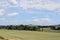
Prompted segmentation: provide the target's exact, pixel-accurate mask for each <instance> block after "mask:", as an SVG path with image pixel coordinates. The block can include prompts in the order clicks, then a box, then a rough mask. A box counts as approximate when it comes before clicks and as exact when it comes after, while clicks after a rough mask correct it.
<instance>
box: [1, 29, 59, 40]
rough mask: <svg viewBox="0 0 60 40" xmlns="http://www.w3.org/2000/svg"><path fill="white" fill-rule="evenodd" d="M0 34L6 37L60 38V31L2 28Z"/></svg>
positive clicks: (50, 39) (39, 39)
mask: <svg viewBox="0 0 60 40" xmlns="http://www.w3.org/2000/svg"><path fill="white" fill-rule="evenodd" d="M0 36H1V37H4V38H5V39H9V38H12V37H18V38H22V40H60V33H54V32H39V31H24V30H4V29H1V30H0Z"/></svg>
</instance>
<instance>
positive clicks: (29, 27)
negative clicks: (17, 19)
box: [0, 25, 60, 31]
mask: <svg viewBox="0 0 60 40" xmlns="http://www.w3.org/2000/svg"><path fill="white" fill-rule="evenodd" d="M40 28H42V30H40ZM43 28H50V29H51V30H60V25H53V26H51V25H50V26H40V25H7V26H0V29H8V30H30V31H43Z"/></svg>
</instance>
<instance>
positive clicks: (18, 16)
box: [0, 0, 60, 25]
mask: <svg viewBox="0 0 60 40" xmlns="http://www.w3.org/2000/svg"><path fill="white" fill-rule="evenodd" d="M19 24H33V25H57V24H60V0H0V25H19Z"/></svg>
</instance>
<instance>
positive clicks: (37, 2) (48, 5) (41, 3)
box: [20, 0, 60, 10]
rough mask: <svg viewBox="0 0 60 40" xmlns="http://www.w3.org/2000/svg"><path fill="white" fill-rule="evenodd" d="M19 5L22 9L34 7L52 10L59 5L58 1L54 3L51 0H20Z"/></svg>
mask: <svg viewBox="0 0 60 40" xmlns="http://www.w3.org/2000/svg"><path fill="white" fill-rule="evenodd" d="M20 7H22V8H23V9H28V8H35V9H48V10H54V9H56V8H59V7H60V3H56V2H53V1H51V0H21V1H20Z"/></svg>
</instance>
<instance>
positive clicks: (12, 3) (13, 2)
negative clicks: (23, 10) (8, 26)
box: [8, 0, 19, 7]
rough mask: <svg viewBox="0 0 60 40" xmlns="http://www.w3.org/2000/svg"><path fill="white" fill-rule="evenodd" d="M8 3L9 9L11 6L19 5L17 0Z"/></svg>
mask: <svg viewBox="0 0 60 40" xmlns="http://www.w3.org/2000/svg"><path fill="white" fill-rule="evenodd" d="M8 2H9V3H10V7H11V6H12V7H15V6H16V7H17V6H19V4H18V2H17V0H8Z"/></svg>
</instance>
